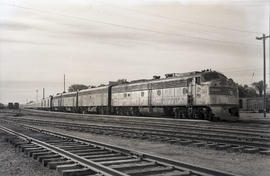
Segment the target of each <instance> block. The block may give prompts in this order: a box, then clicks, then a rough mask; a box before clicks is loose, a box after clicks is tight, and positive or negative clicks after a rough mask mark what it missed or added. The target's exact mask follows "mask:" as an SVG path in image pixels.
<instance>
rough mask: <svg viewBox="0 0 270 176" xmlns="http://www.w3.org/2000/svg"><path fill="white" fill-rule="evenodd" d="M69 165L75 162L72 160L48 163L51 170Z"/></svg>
mask: <svg viewBox="0 0 270 176" xmlns="http://www.w3.org/2000/svg"><path fill="white" fill-rule="evenodd" d="M68 164H74V162H73V161H71V160H64V161H52V162H48V163H47V165H48V167H49V168H50V169H56V167H57V166H61V165H68Z"/></svg>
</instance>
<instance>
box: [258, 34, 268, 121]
mask: <svg viewBox="0 0 270 176" xmlns="http://www.w3.org/2000/svg"><path fill="white" fill-rule="evenodd" d="M269 37H270V36H269V35H268V36H266V35H265V34H263V35H262V37H256V39H257V40H262V41H263V116H264V117H266V83H265V81H266V73H265V72H266V69H265V66H266V63H265V62H266V56H265V40H266V39H267V38H269Z"/></svg>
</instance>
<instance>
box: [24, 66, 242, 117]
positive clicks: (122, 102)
mask: <svg viewBox="0 0 270 176" xmlns="http://www.w3.org/2000/svg"><path fill="white" fill-rule="evenodd" d="M238 99H239V97H238V88H237V86H236V84H235V83H234V81H233V80H232V79H228V78H227V77H226V76H225V75H223V74H222V73H219V72H217V71H212V70H203V71H195V72H188V73H170V74H166V75H165V78H160V77H158V76H154V77H153V79H143V80H136V81H131V82H111V83H110V84H108V85H106V86H103V87H98V88H89V89H85V90H81V91H77V92H71V93H60V94H57V95H56V96H50V97H47V98H44V99H42V100H41V101H40V102H36V103H31V104H27V105H26V106H25V107H26V108H35V109H42V110H52V111H64V112H80V113H97V114H112V115H130V116H140V115H147V116H166V117H175V118H193V119H205V120H213V119H220V120H229V121H235V120H238V119H239V107H238V106H239V104H238V102H239V100H238Z"/></svg>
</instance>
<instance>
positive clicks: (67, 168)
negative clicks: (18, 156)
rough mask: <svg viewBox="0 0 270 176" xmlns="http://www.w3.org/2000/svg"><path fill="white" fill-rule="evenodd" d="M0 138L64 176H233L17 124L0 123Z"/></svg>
mask: <svg viewBox="0 0 270 176" xmlns="http://www.w3.org/2000/svg"><path fill="white" fill-rule="evenodd" d="M0 135H1V136H3V135H4V136H5V140H6V141H8V142H10V143H12V144H13V145H14V146H15V147H17V148H19V149H20V150H21V151H23V152H25V153H26V154H27V155H29V156H31V157H33V158H34V159H36V160H38V161H39V162H42V164H43V165H44V166H48V167H49V168H51V169H57V170H58V171H59V172H61V173H62V175H63V176H69V175H77V176H79V175H82V176H87V175H89V176H90V175H95V176H102V175H104V176H150V175H155V176H165V175H166V176H233V175H234V174H230V173H226V172H221V171H217V170H212V169H208V168H203V167H198V166H194V165H190V164H187V163H183V162H178V161H174V160H170V159H167V158H162V157H158V156H154V155H149V154H146V153H141V152H137V151H132V150H128V149H125V148H119V147H116V146H112V145H108V144H104V143H100V142H96V141H89V140H85V139H80V138H75V137H71V136H67V135H64V134H60V133H55V132H51V131H47V130H39V129H37V128H33V127H26V126H22V125H20V124H18V125H16V124H14V123H13V124H10V123H2V125H0Z"/></svg>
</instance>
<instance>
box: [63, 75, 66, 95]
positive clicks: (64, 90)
mask: <svg viewBox="0 0 270 176" xmlns="http://www.w3.org/2000/svg"><path fill="white" fill-rule="evenodd" d="M63 93H66V75H65V74H64V92H63Z"/></svg>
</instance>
